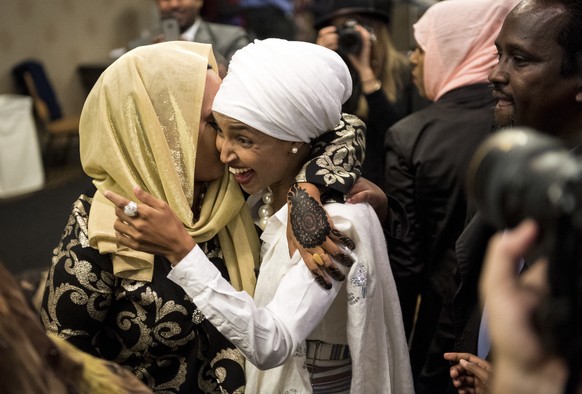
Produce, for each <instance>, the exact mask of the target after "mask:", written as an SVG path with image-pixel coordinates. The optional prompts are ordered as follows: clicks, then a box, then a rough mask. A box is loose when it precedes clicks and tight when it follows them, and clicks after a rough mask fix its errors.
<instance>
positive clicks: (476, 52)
mask: <svg viewBox="0 0 582 394" xmlns="http://www.w3.org/2000/svg"><path fill="white" fill-rule="evenodd" d="M519 1H520V0H445V1H441V2H438V3H436V4H434V5H433V6H431V7H430V8H429V9H428V10H427V11H426V12H425V13H424V15H423V16H422V17H421V18H420V19H419V21H418V22H417V23H415V24H414V38H415V39H416V43H417V45H418V46H419V47H420V48H421V49H422V50H423V51H424V52H425V55H424V88H425V92H426V96H427V98H428V99H429V100H432V101H436V100H438V99H439V98H440V97H441V96H442V95H444V94H445V93H447V92H449V91H451V90H453V89H455V88H458V87H461V86H466V85H471V84H475V83H482V82H485V83H486V82H487V75H488V74H489V72H490V71H491V69H492V68H493V67H494V66H495V65H496V64H497V50H496V49H495V45H494V42H495V39H496V38H497V35H498V34H499V31H500V30H501V25H502V24H503V20H504V19H505V17H506V16H507V14H509V11H511V9H512V8H513V7H515V5H517V3H519Z"/></svg>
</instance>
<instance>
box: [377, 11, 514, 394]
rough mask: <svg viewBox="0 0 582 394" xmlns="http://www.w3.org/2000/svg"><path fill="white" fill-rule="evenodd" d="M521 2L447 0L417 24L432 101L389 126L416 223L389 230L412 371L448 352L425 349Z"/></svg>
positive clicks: (422, 83) (394, 177) (416, 61)
mask: <svg viewBox="0 0 582 394" xmlns="http://www.w3.org/2000/svg"><path fill="white" fill-rule="evenodd" d="M517 2H518V1H517V0H472V1H466V0H448V1H443V2H439V3H436V4H435V5H433V6H431V7H430V8H429V9H428V10H427V11H426V12H425V14H424V15H423V16H422V17H421V18H420V20H419V21H418V22H417V23H416V24H415V25H414V37H415V39H416V43H417V48H416V50H415V51H414V52H413V53H412V54H411V56H410V61H411V63H412V65H413V70H412V75H413V78H414V82H415V84H416V86H417V87H418V89H419V92H420V93H421V94H422V95H423V96H425V97H426V98H427V99H429V100H430V101H432V102H433V103H432V104H431V105H429V106H428V107H427V108H424V109H423V110H421V111H418V112H415V113H414V114H412V115H410V116H408V117H406V118H404V119H403V120H401V121H399V122H398V123H397V124H395V125H394V126H393V127H391V128H390V130H389V131H388V134H387V137H386V186H387V192H388V194H390V195H391V196H393V197H394V198H396V199H397V200H399V201H400V202H401V203H402V204H403V205H404V207H405V209H406V215H407V218H408V221H409V231H408V233H407V234H393V235H394V236H393V237H389V248H388V250H389V254H390V262H391V264H392V270H393V272H394V276H395V280H396V284H397V286H398V291H399V295H400V302H401V305H402V309H403V315H404V319H405V327H406V329H407V333H410V332H412V327H413V325H414V336H413V338H411V339H410V343H411V348H410V351H411V361H412V370H413V374H414V376H415V378H417V377H418V376H419V374H420V372H421V370H423V368H424V371H426V370H427V368H428V370H430V369H433V368H434V366H435V365H436V364H435V359H439V360H438V361H436V363H438V362H440V361H441V360H442V355H441V354H439V355H438V357H436V358H427V352H428V349H429V345H430V341H431V339H432V338H433V336H434V334H435V332H436V331H437V329H436V328H437V321H438V317H439V314H440V311H441V306H442V304H443V301H445V300H447V299H451V298H452V296H453V295H454V292H455V290H456V287H457V283H456V281H455V276H454V274H453V272H454V270H455V268H456V264H457V259H456V255H455V242H456V240H457V238H458V236H459V235H460V233H461V231H462V229H463V227H464V224H465V221H466V219H467V212H468V211H469V212H471V209H469V210H468V209H467V208H468V207H467V202H466V199H465V195H464V190H463V188H464V185H463V182H464V178H465V171H466V168H467V165H468V162H469V160H470V158H471V156H472V155H473V153H474V151H475V149H476V148H477V146H478V145H479V143H480V142H481V141H482V140H483V139H484V138H485V137H486V136H487V135H488V134H489V133H490V132H491V130H492V128H493V127H494V125H493V111H492V108H493V105H494V99H493V97H492V94H491V88H490V87H489V83H488V81H487V76H488V74H489V72H490V71H491V70H492V68H493V67H494V66H495V64H496V63H497V50H496V49H495V45H494V41H495V38H496V37H497V34H498V33H499V31H500V29H501V25H502V23H503V20H504V19H505V16H506V15H507V14H508V13H509V11H510V10H511V9H512V8H513V7H514V6H515V5H516V4H517ZM469 208H470V207H469ZM397 235H399V236H397ZM419 297H420V299H421V303H420V309H419V310H418V315H417V318H416V320H414V319H415V314H414V312H415V308H416V307H417V300H418V299H419ZM442 361H444V360H442ZM430 363H433V364H430ZM444 368H445V369H444V372H443V374H441V375H439V376H441V379H440V380H439V381H438V382H437V381H431V382H430V384H427V386H430V389H429V390H428V391H429V392H435V393H437V392H438V393H442V392H444V391H445V389H443V387H442V385H445V387H446V385H447V384H448V380H449V379H448V368H447V365H446V364H445V365H444ZM423 375H424V372H423ZM437 375H438V374H437ZM433 376H436V375H433ZM439 382H440V384H439Z"/></svg>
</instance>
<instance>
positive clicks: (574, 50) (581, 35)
mask: <svg viewBox="0 0 582 394" xmlns="http://www.w3.org/2000/svg"><path fill="white" fill-rule="evenodd" d="M545 2H546V3H549V4H558V5H562V6H563V7H564V8H565V9H566V12H565V15H564V19H565V22H564V26H563V28H562V30H560V32H559V33H558V37H557V39H556V40H557V41H558V44H560V46H561V47H562V48H564V52H565V57H564V59H563V61H562V68H561V70H560V73H561V74H562V75H563V76H570V75H572V74H574V73H576V72H580V73H582V64H581V59H580V58H581V54H582V1H580V0H545Z"/></svg>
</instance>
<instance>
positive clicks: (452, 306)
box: [416, 213, 495, 394]
mask: <svg viewBox="0 0 582 394" xmlns="http://www.w3.org/2000/svg"><path fill="white" fill-rule="evenodd" d="M494 233H495V228H493V227H492V226H490V225H489V224H487V223H486V222H485V220H484V219H483V217H482V216H481V215H480V213H477V214H475V216H474V217H473V218H472V219H471V221H470V222H469V223H468V224H467V226H466V227H465V229H464V230H463V232H462V233H461V235H460V236H459V239H458V240H457V244H456V255H457V271H456V276H457V279H458V281H459V286H458V289H457V291H456V293H455V295H454V297H453V299H452V301H448V302H445V304H444V305H443V308H442V311H441V315H440V319H439V322H438V328H437V332H436V334H435V336H434V338H433V341H432V343H431V345H430V349H429V352H428V355H427V358H426V362H425V364H424V366H423V369H422V371H421V372H420V375H419V376H418V378H417V382H416V392H417V393H418V394H420V393H434V394H442V393H451V394H452V393H455V394H456V392H457V390H456V389H455V388H454V387H453V386H452V384H451V380H450V378H449V366H450V365H449V362H448V361H446V360H445V359H444V358H443V354H444V353H445V352H451V351H455V352H467V353H471V354H477V341H478V337H479V323H480V322H481V314H482V309H481V306H480V304H479V292H478V288H479V277H480V274H481V268H482V265H483V258H484V257H485V251H486V250H487V245H488V243H489V239H490V238H491V237H492V236H493V234H494Z"/></svg>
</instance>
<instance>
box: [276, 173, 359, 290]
mask: <svg viewBox="0 0 582 394" xmlns="http://www.w3.org/2000/svg"><path fill="white" fill-rule="evenodd" d="M287 203H288V205H289V218H288V219H289V220H288V223H287V240H288V244H289V255H290V256H292V255H293V254H294V253H295V251H296V250H299V254H300V255H301V257H302V258H303V261H304V262H305V264H306V265H307V268H309V270H310V271H311V272H312V273H313V275H314V276H315V278H316V280H317V282H318V283H319V284H320V285H321V286H323V287H324V288H327V289H330V288H331V286H332V283H331V280H330V278H329V277H330V276H331V277H332V278H333V279H335V280H338V281H342V280H344V279H345V275H344V273H343V272H342V271H341V270H340V269H339V268H338V267H337V265H336V264H335V262H334V260H335V261H337V262H339V263H341V264H342V265H344V266H346V267H351V266H352V264H353V263H354V259H353V257H352V256H351V252H350V251H351V250H353V249H354V248H355V244H354V242H353V241H352V240H351V239H350V238H349V237H348V236H346V235H345V234H343V233H342V232H340V231H338V230H337V229H336V228H335V227H334V225H333V222H332V221H331V218H330V217H329V215H328V214H327V212H326V210H325V209H324V207H323V205H322V204H321V199H320V192H319V189H318V188H317V186H315V185H312V184H310V183H295V184H293V185H292V186H291V188H290V190H289V193H288V194H287ZM332 257H333V260H332Z"/></svg>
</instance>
